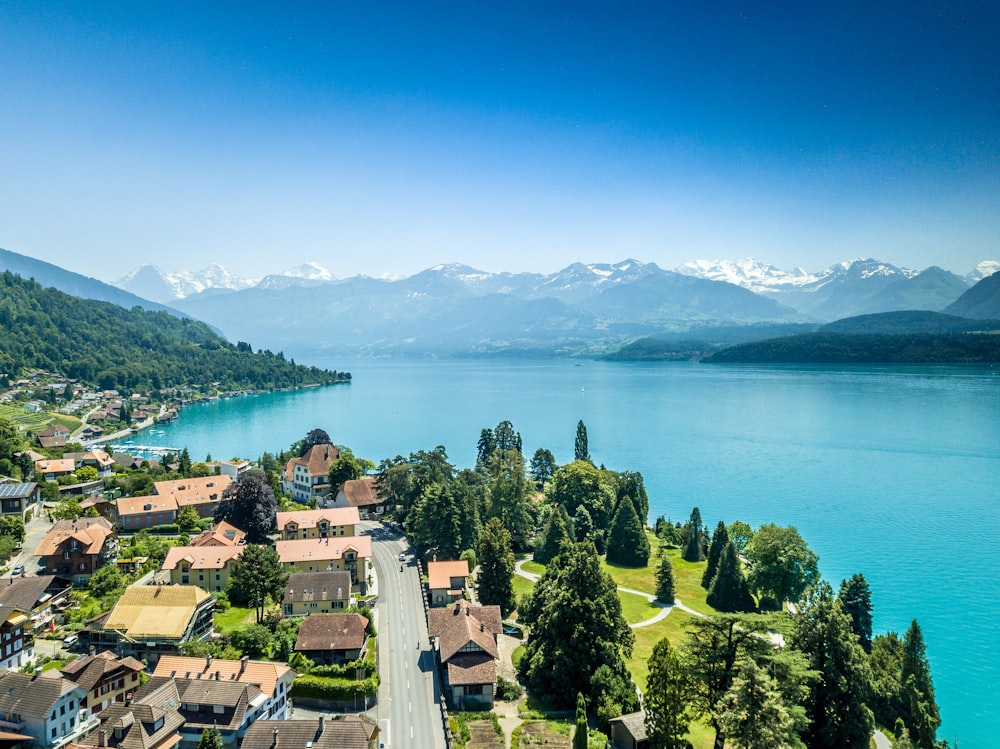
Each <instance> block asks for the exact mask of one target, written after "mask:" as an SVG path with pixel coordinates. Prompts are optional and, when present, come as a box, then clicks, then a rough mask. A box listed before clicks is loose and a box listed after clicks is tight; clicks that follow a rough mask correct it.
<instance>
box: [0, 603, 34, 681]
mask: <svg viewBox="0 0 1000 749" xmlns="http://www.w3.org/2000/svg"><path fill="white" fill-rule="evenodd" d="M30 635H31V617H30V616H29V615H28V612H26V611H22V610H21V609H16V608H13V607H12V606H3V605H0V668H7V669H10V670H11V671H13V670H15V669H19V668H23V667H24V666H28V665H30V664H31V662H32V661H34V660H35V649H34V647H33V646H32V638H31V636H30Z"/></svg>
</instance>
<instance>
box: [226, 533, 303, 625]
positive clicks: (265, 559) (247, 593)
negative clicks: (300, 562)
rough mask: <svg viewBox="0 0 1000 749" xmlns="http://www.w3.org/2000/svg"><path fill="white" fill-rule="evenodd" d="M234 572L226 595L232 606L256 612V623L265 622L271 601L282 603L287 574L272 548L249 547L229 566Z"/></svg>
mask: <svg viewBox="0 0 1000 749" xmlns="http://www.w3.org/2000/svg"><path fill="white" fill-rule="evenodd" d="M230 565H231V567H232V571H231V572H230V574H229V584H228V587H227V588H226V592H227V594H228V595H229V598H230V600H231V601H232V602H233V603H236V604H241V605H245V606H251V607H253V608H254V609H256V612H257V623H258V624H260V623H261V622H262V621H264V609H265V608H266V607H267V604H268V601H271V602H272V603H274V602H277V601H279V600H281V594H282V593H283V592H284V589H285V583H287V582H288V574H289V573H288V572H287V571H286V570H285V568H284V567H283V566H282V564H281V560H280V559H279V558H278V552H277V551H275V550H274V547H273V546H260V545H257V544H249V545H247V547H246V548H244V549H243V551H242V552H241V553H240V555H239V556H238V557H236V558H235V559H234V560H233V561H232V562H230Z"/></svg>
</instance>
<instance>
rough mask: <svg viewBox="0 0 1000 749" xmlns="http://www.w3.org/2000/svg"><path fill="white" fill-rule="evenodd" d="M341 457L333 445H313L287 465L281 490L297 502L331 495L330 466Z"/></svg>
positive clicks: (304, 502) (305, 501)
mask: <svg viewBox="0 0 1000 749" xmlns="http://www.w3.org/2000/svg"><path fill="white" fill-rule="evenodd" d="M339 457H340V450H338V449H337V448H336V447H334V446H333V445H313V446H312V447H311V448H309V451H308V452H306V454H305V455H303V456H302V457H301V458H292V459H291V460H289V461H288V462H287V463H285V471H284V474H283V477H282V480H281V488H282V491H284V492H285V493H286V494H288V495H290V496H291V498H292V499H294V500H295V501H296V502H302V503H303V504H306V503H307V502H309V500H310V499H313V498H316V499H320V500H321V499H322V498H324V497H327V496H329V494H330V476H329V474H330V466H332V465H333V462H334V461H335V460H336V459H337V458H339Z"/></svg>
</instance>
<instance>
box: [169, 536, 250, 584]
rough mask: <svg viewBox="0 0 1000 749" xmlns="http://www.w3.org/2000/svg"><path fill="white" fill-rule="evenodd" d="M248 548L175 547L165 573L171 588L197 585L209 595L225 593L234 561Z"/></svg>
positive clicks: (170, 553)
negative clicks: (168, 577)
mask: <svg viewBox="0 0 1000 749" xmlns="http://www.w3.org/2000/svg"><path fill="white" fill-rule="evenodd" d="M246 548H247V547H246V546H173V547H171V548H170V549H169V550H168V551H167V557H166V559H164V560H163V566H162V567H161V569H162V570H163V571H165V572H168V573H169V574H170V583H171V585H197V586H198V587H199V588H201V589H202V590H204V591H207V592H208V593H221V592H224V591H225V590H226V586H227V585H228V584H229V574H230V572H231V571H232V561H233V560H234V559H236V558H237V557H238V556H239V555H240V554H242V553H243V550H244V549H246Z"/></svg>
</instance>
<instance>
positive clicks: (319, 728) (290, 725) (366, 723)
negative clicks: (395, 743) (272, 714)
mask: <svg viewBox="0 0 1000 749" xmlns="http://www.w3.org/2000/svg"><path fill="white" fill-rule="evenodd" d="M378 737H379V729H378V726H377V725H376V724H375V721H373V720H371V719H369V718H368V717H366V716H365V715H332V716H330V717H329V718H327V717H325V716H322V715H321V716H319V718H311V719H308V720H258V721H257V722H256V723H254V724H253V725H252V726H251V727H250V730H249V731H247V733H246V736H244V737H243V743H242V744H241V745H240V749H277V748H278V747H281V749H377V747H378V746H379V740H378Z"/></svg>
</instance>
